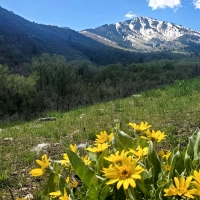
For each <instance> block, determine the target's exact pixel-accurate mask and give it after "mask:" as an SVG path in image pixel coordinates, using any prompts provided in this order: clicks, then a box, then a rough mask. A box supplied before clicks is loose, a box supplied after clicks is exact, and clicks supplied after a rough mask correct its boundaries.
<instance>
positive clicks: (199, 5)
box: [193, 0, 200, 9]
mask: <svg viewBox="0 0 200 200" xmlns="http://www.w3.org/2000/svg"><path fill="white" fill-rule="evenodd" d="M193 3H194V6H195V8H199V9H200V0H194V1H193Z"/></svg>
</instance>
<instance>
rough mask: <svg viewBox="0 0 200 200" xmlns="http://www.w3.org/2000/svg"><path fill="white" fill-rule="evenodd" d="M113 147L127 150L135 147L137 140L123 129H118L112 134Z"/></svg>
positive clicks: (118, 149)
mask: <svg viewBox="0 0 200 200" xmlns="http://www.w3.org/2000/svg"><path fill="white" fill-rule="evenodd" d="M113 141H114V147H115V149H116V150H117V151H122V150H125V151H129V148H134V149H136V148H137V146H138V141H137V139H136V138H132V137H130V136H129V135H127V134H126V133H124V132H123V131H118V132H117V133H116V134H115V136H114V139H113Z"/></svg>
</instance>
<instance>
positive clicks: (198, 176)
mask: <svg viewBox="0 0 200 200" xmlns="http://www.w3.org/2000/svg"><path fill="white" fill-rule="evenodd" d="M193 178H194V180H195V181H192V183H193V184H194V185H195V187H196V188H197V190H196V195H198V196H200V170H199V172H197V171H196V170H194V176H193Z"/></svg>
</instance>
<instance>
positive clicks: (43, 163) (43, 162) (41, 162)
mask: <svg viewBox="0 0 200 200" xmlns="http://www.w3.org/2000/svg"><path fill="white" fill-rule="evenodd" d="M49 160H50V159H48V158H47V155H46V154H44V155H43V156H42V160H36V163H37V164H38V165H40V167H41V168H43V169H45V168H47V167H48V166H49V165H50V162H49Z"/></svg>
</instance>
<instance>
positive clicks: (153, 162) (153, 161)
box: [147, 142, 161, 187]
mask: <svg viewBox="0 0 200 200" xmlns="http://www.w3.org/2000/svg"><path fill="white" fill-rule="evenodd" d="M147 161H148V162H149V164H150V166H151V169H152V175H153V184H154V186H155V187H157V181H158V175H159V173H160V172H161V162H160V160H159V158H158V156H157V154H156V152H155V150H154V148H153V142H150V144H149V148H148V154H147Z"/></svg>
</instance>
